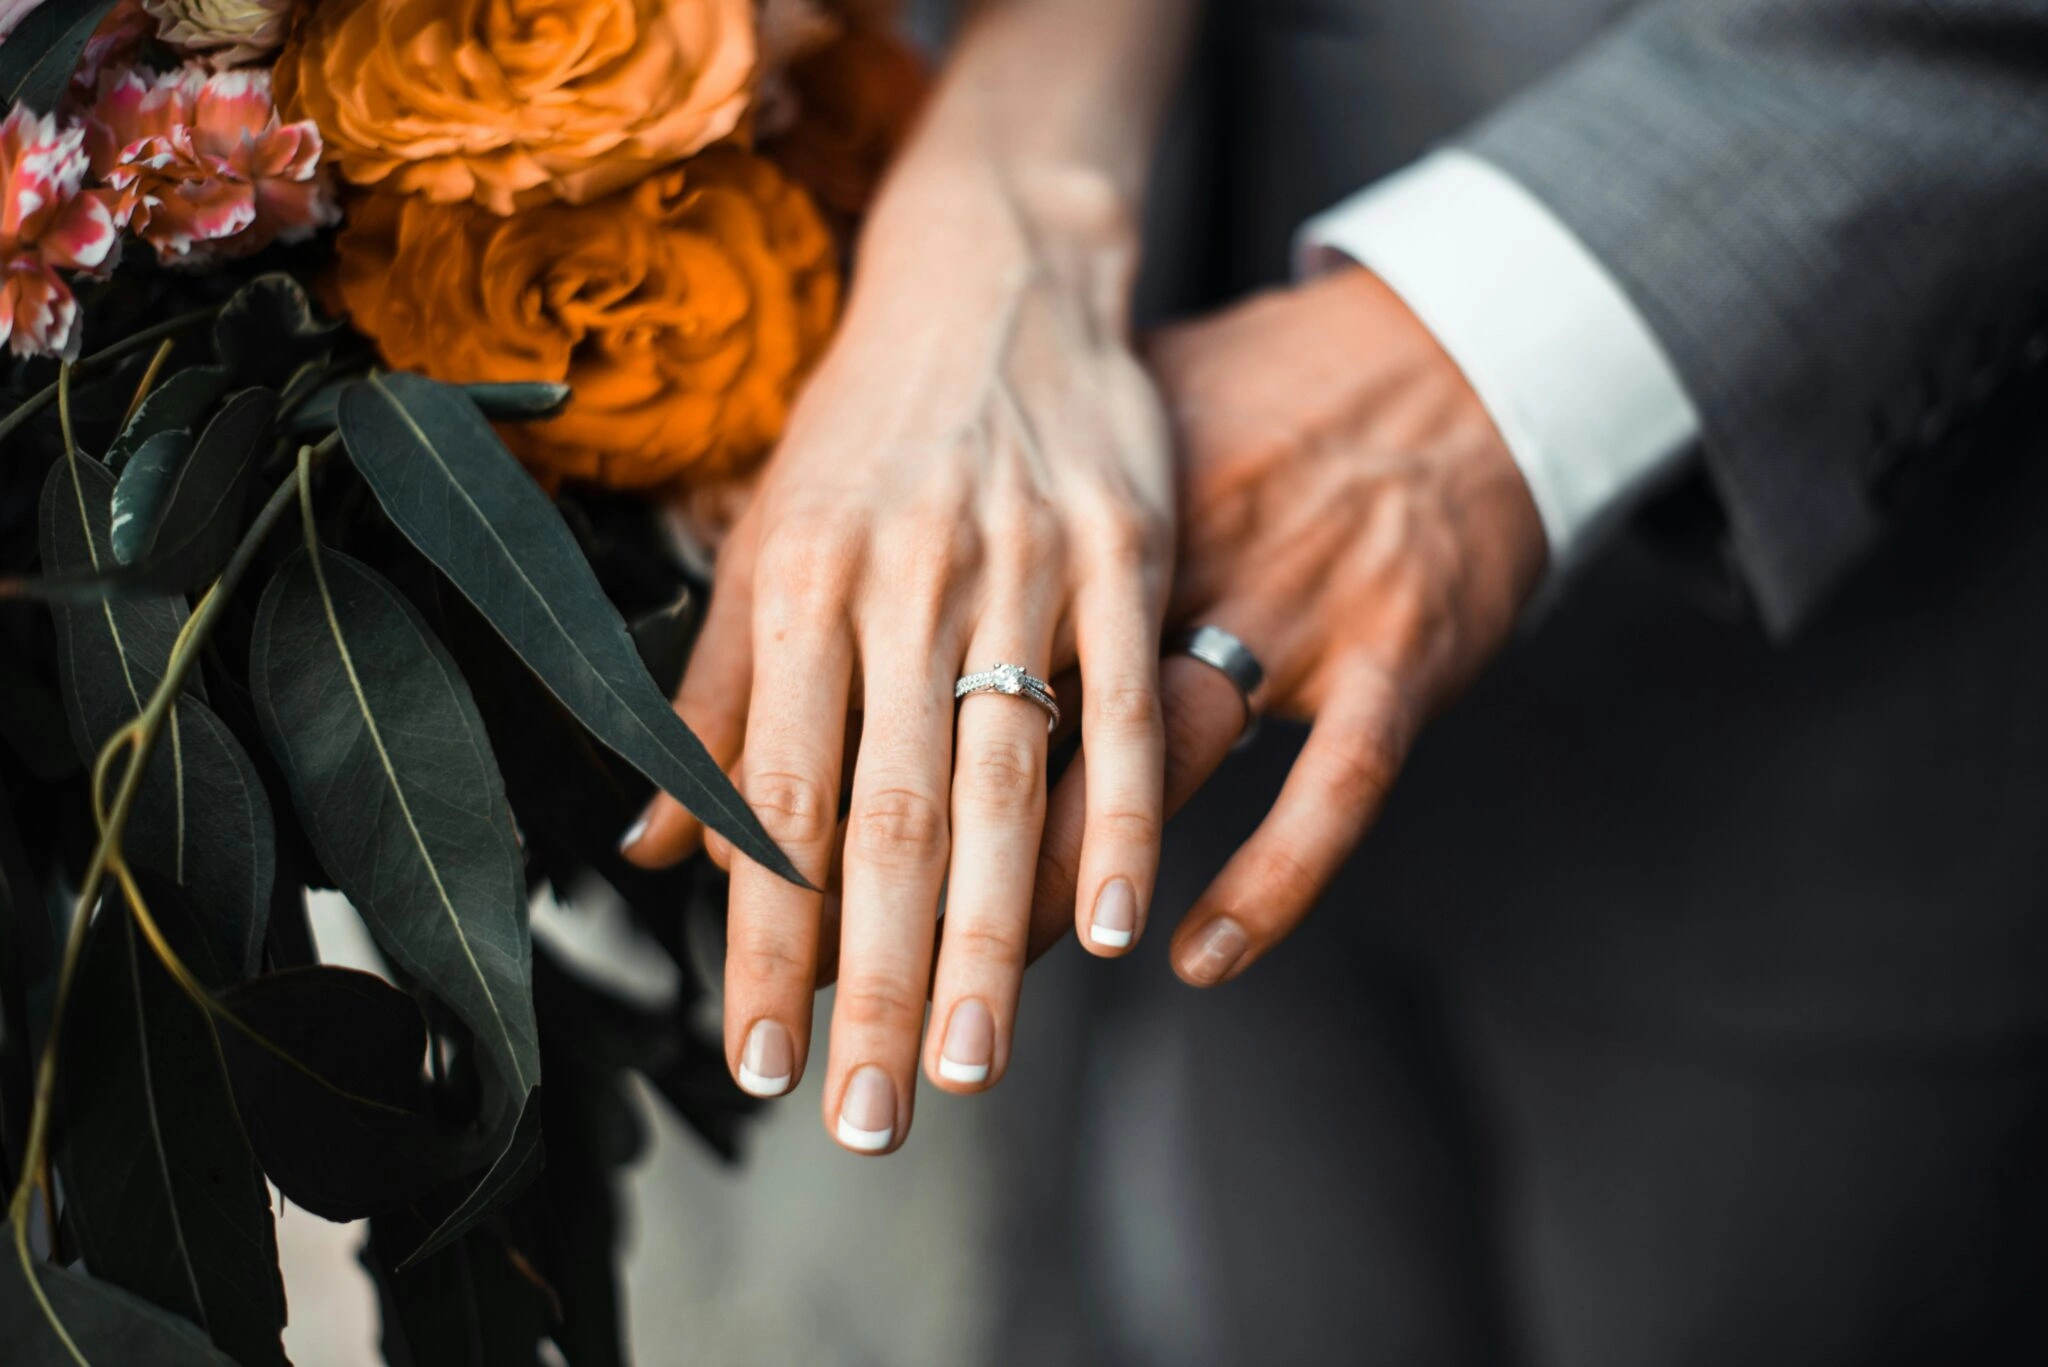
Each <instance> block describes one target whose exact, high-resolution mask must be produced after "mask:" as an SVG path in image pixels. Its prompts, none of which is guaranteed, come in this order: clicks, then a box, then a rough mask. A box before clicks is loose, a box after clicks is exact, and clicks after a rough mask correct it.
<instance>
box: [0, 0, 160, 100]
mask: <svg viewBox="0 0 2048 1367" xmlns="http://www.w3.org/2000/svg"><path fill="white" fill-rule="evenodd" d="M0 3H4V0H0ZM155 35H156V20H154V19H152V18H150V17H149V15H148V14H146V13H144V12H143V8H142V6H141V4H140V3H138V0H120V2H119V3H118V4H116V5H115V6H114V7H113V8H112V9H110V10H108V11H107V17H106V18H104V19H102V20H100V24H99V27H98V28H96V29H94V30H93V31H92V37H90V38H88V39H86V40H85V49H84V50H83V51H82V52H80V53H79V54H78V65H77V66H75V67H73V68H72V69H71V98H72V100H73V101H74V102H76V103H78V104H91V103H92V98H93V96H94V95H95V94H96V93H97V92H98V91H99V88H100V73H101V72H102V71H105V70H107V69H108V68H109V67H117V66H126V65H128V64H129V63H130V62H132V61H134V60H135V54H136V53H137V52H138V51H139V50H140V49H141V47H142V44H143V42H144V40H145V39H148V38H152V37H154V36H155Z"/></svg>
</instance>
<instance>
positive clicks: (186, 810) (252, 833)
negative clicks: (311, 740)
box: [41, 457, 277, 971]
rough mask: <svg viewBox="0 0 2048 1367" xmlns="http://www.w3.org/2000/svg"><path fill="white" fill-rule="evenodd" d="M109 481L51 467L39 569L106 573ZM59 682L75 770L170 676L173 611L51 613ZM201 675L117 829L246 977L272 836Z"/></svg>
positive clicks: (182, 611)
mask: <svg viewBox="0 0 2048 1367" xmlns="http://www.w3.org/2000/svg"><path fill="white" fill-rule="evenodd" d="M113 492H114V477H113V475H112V474H110V473H109V472H108V471H107V469H106V468H105V467H104V466H102V465H100V464H99V463H98V462H96V461H91V460H86V459H84V458H82V457H81V458H79V459H76V460H60V461H58V462H57V463H56V464H55V465H53V466H52V467H51V469H50V474H49V477H48V478H47V479H46V480H45V481H44V483H43V496H42V507H41V524H42V525H41V533H42V535H41V545H42V554H43V565H44V568H45V569H47V570H50V571H52V572H54V573H55V574H57V575H59V576H65V575H83V574H91V573H94V572H97V571H100V570H102V569H104V568H109V567H111V566H112V563H113V551H112V546H111V541H110V533H109V530H108V528H109V523H110V521H111V515H110V512H109V509H110V505H111V500H112V496H113ZM51 610H52V612H53V614H54V615H55V617H56V620H57V672H58V679H59V682H60V684H61V686H62V691H63V695H64V706H65V716H66V719H67V720H68V721H69V723H70V727H71V738H72V743H73V744H74V745H75V746H76V747H77V750H78V755H79V758H80V759H81V760H82V761H83V762H84V763H86V764H88V765H90V764H91V763H92V762H93V759H94V757H95V756H97V755H98V753H99V751H100V748H101V747H102V746H103V745H105V744H106V743H107V741H108V740H109V739H111V738H112V737H113V735H114V734H115V732H117V731H119V730H120V729H121V728H122V727H123V726H125V725H127V724H128V722H130V721H131V720H133V719H134V718H135V717H137V716H139V715H140V714H141V712H142V710H143V708H144V707H145V706H146V705H147V704H148V702H149V698H150V695H151V694H152V693H154V692H155V691H156V688H157V685H158V684H159V683H160V682H161V681H162V679H163V676H164V671H165V670H166V669H167V668H168V667H169V664H170V658H171V649H172V646H173V644H174V642H175V641H176V639H177V636H178V631H179V629H180V628H181V627H182V626H183V625H184V623H185V617H186V607H185V603H184V600H183V599H180V598H175V597H150V598H107V599H102V600H99V601H97V602H91V603H86V604H82V605H77V604H68V603H64V602H57V603H53V604H52V607H51ZM199 678H200V675H199V671H197V670H194V671H193V672H192V673H191V674H190V675H188V676H187V680H186V684H185V694H186V696H184V697H182V698H181V699H180V701H179V702H178V704H177V706H176V707H174V708H173V709H172V710H171V714H170V717H169V719H168V722H167V724H166V725H165V727H164V733H163V735H162V736H161V737H160V738H159V739H158V742H157V746H156V752H155V754H154V755H152V756H151V758H150V764H149V767H148V768H147V769H146V770H144V772H143V780H142V786H141V788H140V790H139V792H138V793H137V797H136V802H135V807H134V810H133V812H132V814H131V815H130V817H129V821H128V833H127V841H126V845H127V850H128V854H129V856H130V858H131V859H132V860H133V861H134V863H135V864H136V865H138V866H139V867H142V868H146V869H151V870H153V871H155V872H157V873H160V874H162V875H164V876H165V877H167V878H169V879H171V880H172V881H173V882H175V883H178V884H179V885H180V886H182V887H184V888H185V889H186V891H187V892H189V893H190V894H191V897H192V900H193V902H194V904H195V905H196V906H197V907H198V908H199V911H200V913H201V915H202V916H203V918H204V919H205V920H206V921H207V923H208V924H209V925H210V926H211V927H212V929H213V931H214V932H215V933H216V934H217V935H218V936H219V937H220V939H221V940H222V942H223V943H224V944H227V945H229V946H231V947H232V950H233V953H234V954H235V956H236V958H237V961H238V962H240V963H241V964H242V965H243V966H244V969H245V971H246V970H247V969H249V968H253V966H254V964H255V961H256V956H257V954H258V952H259V951H260V949H261V946H262V943H263V929H264V923H265V921H266V920H267V919H268V917H269V914H270V888H271V883H272V881H273V879H274V878H275V876H276V867H277V865H276V860H277V849H276V845H277V841H276V834H277V832H276V825H275V822H274V821H273V820H272V817H271V811H270V799H269V797H268V796H267V795H266V794H265V793H264V791H263V784H262V781H261V780H260V779H259V778H258V777H257V775H256V769H255V766H254V765H253V764H252V763H251V762H250V760H249V756H248V754H247V753H246V752H245V751H244V750H243V749H242V745H241V742H239V741H238V740H236V739H235V736H234V734H233V733H232V732H230V731H229V730H228V728H227V727H226V725H224V724H223V723H222V722H221V720H220V718H218V717H216V716H215V715H214V714H213V713H212V712H211V711H209V710H208V709H207V708H206V707H205V705H204V703H203V701H202V699H203V691H202V688H201V685H200V682H199Z"/></svg>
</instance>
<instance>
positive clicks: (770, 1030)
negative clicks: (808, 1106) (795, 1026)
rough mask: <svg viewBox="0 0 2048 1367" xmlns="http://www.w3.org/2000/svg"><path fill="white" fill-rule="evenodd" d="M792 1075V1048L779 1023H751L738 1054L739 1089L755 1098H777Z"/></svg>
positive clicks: (793, 1070) (786, 1088)
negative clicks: (750, 1093) (745, 1040)
mask: <svg viewBox="0 0 2048 1367" xmlns="http://www.w3.org/2000/svg"><path fill="white" fill-rule="evenodd" d="M795 1072H796V1048H795V1046H793V1045H792V1044H791V1043H790V1042H789V1031H787V1030H785V1029H783V1028H782V1022H780V1021H769V1020H761V1021H755V1022H754V1028H753V1029H751V1030H749V1031H747V1043H746V1047H745V1048H743V1049H741V1050H740V1086H742V1087H744V1088H746V1089H747V1090H748V1091H750V1092H752V1093H753V1094H754V1095H755V1096H781V1095H782V1094H783V1093H784V1092H786V1091H788V1090H789V1080H790V1077H791V1076H792V1075H793V1074H794V1073H795Z"/></svg>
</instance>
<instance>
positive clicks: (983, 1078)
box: [939, 1055, 988, 1082]
mask: <svg viewBox="0 0 2048 1367" xmlns="http://www.w3.org/2000/svg"><path fill="white" fill-rule="evenodd" d="M939 1076H940V1077H942V1078H944V1079H946V1081H948V1082H987V1081H988V1065H987V1064H986V1063H955V1062H953V1060H951V1059H949V1058H947V1057H945V1056H944V1055H941V1056H940V1057H939Z"/></svg>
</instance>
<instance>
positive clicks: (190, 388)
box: [107, 365, 230, 470]
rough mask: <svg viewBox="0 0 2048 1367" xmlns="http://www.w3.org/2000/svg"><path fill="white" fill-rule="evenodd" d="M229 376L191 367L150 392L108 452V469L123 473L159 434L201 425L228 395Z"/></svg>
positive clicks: (216, 370) (213, 368) (217, 368)
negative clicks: (145, 446)
mask: <svg viewBox="0 0 2048 1367" xmlns="http://www.w3.org/2000/svg"><path fill="white" fill-rule="evenodd" d="M229 383H230V376H229V375H228V372H227V370H226V369H225V368H224V367H222V366H217V365H199V366H192V367H191V368H189V369H186V370H180V371H178V372H177V373H175V374H173V375H171V376H169V377H168V378H166V379H165V380H164V382H163V383H162V384H160V385H158V386H157V387H156V388H155V389H152V390H151V391H150V392H149V397H147V398H145V399H144V400H143V401H142V407H140V408H138V409H136V410H135V416H134V417H132V418H130V419H129V420H128V425H127V426H126V427H124V428H122V429H121V435H120V436H118V437H116V438H114V444H113V445H112V446H110V447H108V448H107V466H108V468H109V469H113V470H121V469H125V468H126V467H127V464H128V461H129V459H130V458H131V457H133V456H134V454H135V453H136V451H138V450H140V449H141V447H142V444H143V443H144V442H146V441H148V440H149V439H150V438H151V437H153V436H156V435H157V434H158V433H160V432H184V431H189V430H190V429H191V428H193V427H196V426H197V425H198V424H199V420H200V419H201V418H202V417H204V416H205V415H206V410H207V409H209V408H211V407H213V406H214V404H215V403H217V402H219V400H220V396H221V395H223V394H225V393H227V392H228V385H229Z"/></svg>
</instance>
